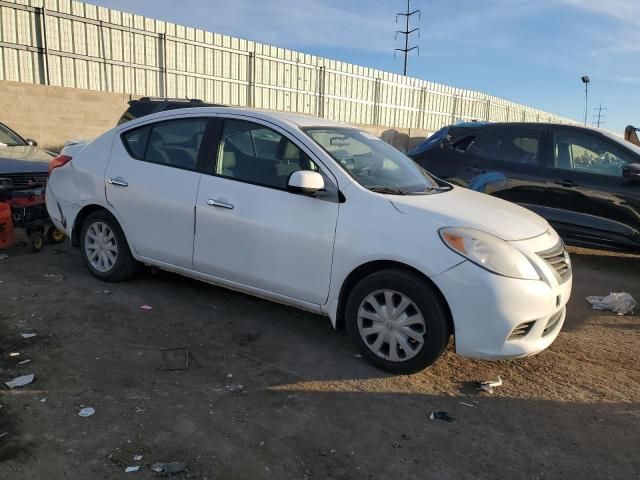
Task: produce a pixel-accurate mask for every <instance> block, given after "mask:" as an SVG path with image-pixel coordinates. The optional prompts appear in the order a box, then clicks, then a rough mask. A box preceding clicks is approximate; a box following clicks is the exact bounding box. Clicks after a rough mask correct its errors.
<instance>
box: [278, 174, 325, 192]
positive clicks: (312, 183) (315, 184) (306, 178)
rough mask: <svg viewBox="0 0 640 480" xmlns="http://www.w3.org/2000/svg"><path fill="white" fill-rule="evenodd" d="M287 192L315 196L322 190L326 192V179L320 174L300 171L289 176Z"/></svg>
mask: <svg viewBox="0 0 640 480" xmlns="http://www.w3.org/2000/svg"><path fill="white" fill-rule="evenodd" d="M287 190H288V191H290V192H291V193H301V194H303V195H313V194H314V193H317V192H319V191H320V190H324V178H322V175H320V174H319V173H318V172H313V171H311V170H298V171H297V172H293V173H292V174H291V175H290V176H289V182H288V184H287Z"/></svg>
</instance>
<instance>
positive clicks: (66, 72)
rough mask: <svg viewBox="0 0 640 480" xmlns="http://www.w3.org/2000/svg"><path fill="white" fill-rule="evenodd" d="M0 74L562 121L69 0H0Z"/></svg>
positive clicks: (356, 109) (418, 123) (361, 118)
mask: <svg viewBox="0 0 640 480" xmlns="http://www.w3.org/2000/svg"><path fill="white" fill-rule="evenodd" d="M0 80H12V81H21V82H30V83H41V84H48V85H57V86H65V87H72V88H81V89H91V90H101V91H107V92H121V93H126V94H133V95H148V96H161V97H165V96H166V97H178V98H184V97H189V98H200V99H203V100H205V101H208V102H216V103H223V104H228V105H241V106H252V107H256V108H262V109H269V110H281V111H290V112H299V113H305V114H312V115H317V116H320V117H326V118H330V119H334V120H339V121H344V122H350V123H360V124H368V125H379V126H387V127H395V128H418V129H426V130H436V129H438V128H440V127H441V126H443V125H445V124H449V123H453V122H457V121H459V120H465V121H469V120H491V121H541V122H562V123H572V120H569V119H567V118H562V117H558V116H557V115H553V114H551V113H548V112H544V111H541V110H537V109H535V108H531V107H527V106H524V105H520V104H517V103H514V102H510V101H508V100H504V99H501V98H497V97H494V96H490V95H485V94H483V93H480V92H475V91H469V90H462V89H459V88H454V87H449V86H446V85H442V84H438V83H433V82H428V81H425V80H420V79H417V78H411V77H404V76H402V75H398V74H393V73H389V72H384V71H380V70H375V69H372V68H367V67H362V66H358V65H353V64H349V63H344V62H339V61H336V60H330V59H327V58H322V57H316V56H313V55H308V54H305V53H300V52H295V51H292V50H286V49H283V48H278V47H275V46H271V45H265V44H260V43H256V42H251V41H248V40H242V39H239V38H234V37H230V36H227V35H221V34H217V33H212V32H206V31H203V30H199V29H195V28H189V27H185V26H182V25H176V24H173V23H169V22H163V21H160V20H154V19H151V18H145V17H142V16H139V15H133V14H130V13H125V12H120V11H117V10H111V9H108V8H104V7H98V6H95V5H90V4H86V3H82V2H76V1H70V0H0Z"/></svg>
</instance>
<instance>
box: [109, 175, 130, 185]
mask: <svg viewBox="0 0 640 480" xmlns="http://www.w3.org/2000/svg"><path fill="white" fill-rule="evenodd" d="M109 185H116V186H118V187H128V186H129V184H128V183H127V182H125V180H124V178H122V177H118V178H110V179H109Z"/></svg>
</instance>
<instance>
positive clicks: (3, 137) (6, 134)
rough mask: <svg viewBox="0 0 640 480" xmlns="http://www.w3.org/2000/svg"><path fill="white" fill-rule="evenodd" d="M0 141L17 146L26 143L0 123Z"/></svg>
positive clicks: (10, 145)
mask: <svg viewBox="0 0 640 480" xmlns="http://www.w3.org/2000/svg"><path fill="white" fill-rule="evenodd" d="M0 143H3V144H5V145H6V146H8V147H17V146H19V145H21V146H22V145H26V142H25V141H24V140H22V138H20V137H19V136H18V135H16V134H15V133H14V132H12V131H11V130H10V129H9V128H7V127H6V126H4V125H3V124H1V123H0Z"/></svg>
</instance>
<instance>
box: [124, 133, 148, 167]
mask: <svg viewBox="0 0 640 480" xmlns="http://www.w3.org/2000/svg"><path fill="white" fill-rule="evenodd" d="M150 132H151V127H150V126H146V127H142V128H136V129H135V130H131V131H129V132H126V133H124V134H123V135H122V141H123V143H124V146H125V147H126V148H127V151H128V152H129V155H131V156H132V157H133V158H137V159H138V160H143V159H144V151H145V149H146V148H147V142H148V140H149V133H150Z"/></svg>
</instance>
